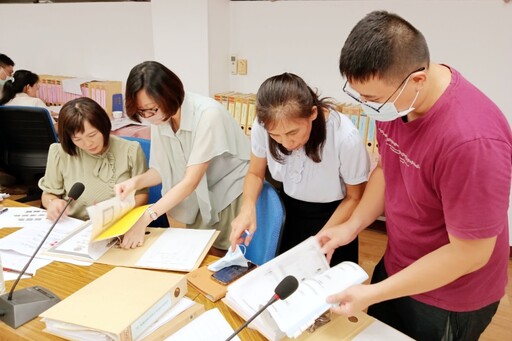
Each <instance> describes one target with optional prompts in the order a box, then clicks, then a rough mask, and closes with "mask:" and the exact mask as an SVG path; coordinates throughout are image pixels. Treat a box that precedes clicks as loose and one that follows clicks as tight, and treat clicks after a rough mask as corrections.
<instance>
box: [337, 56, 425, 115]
mask: <svg viewBox="0 0 512 341" xmlns="http://www.w3.org/2000/svg"><path fill="white" fill-rule="evenodd" d="M425 69H426V67H424V66H422V67H420V68H419V69H417V70H414V71H413V72H411V73H409V74H408V75H407V77H405V78H404V80H403V81H402V82H401V83H400V85H399V86H398V88H396V90H395V91H393V93H392V94H391V95H390V96H389V97H388V99H386V101H384V103H382V104H381V105H380V106H379V107H378V108H374V107H373V106H371V105H370V104H368V103H366V102H365V101H363V100H362V99H361V95H359V97H357V96H356V95H354V94H353V93H351V92H350V91H347V90H346V88H347V84H348V79H347V80H346V81H345V85H343V89H342V91H343V92H344V93H346V94H347V95H348V96H350V97H351V98H352V99H354V100H355V101H356V102H358V103H360V104H363V105H366V106H367V107H368V108H371V109H373V110H375V111H376V112H378V113H380V109H382V107H383V106H384V105H385V104H386V103H388V102H389V100H390V99H391V98H393V96H394V95H395V94H396V93H397V91H398V90H400V88H402V85H404V83H405V81H407V80H408V79H409V77H411V75H412V74H413V73H416V72H420V71H423V70H425Z"/></svg>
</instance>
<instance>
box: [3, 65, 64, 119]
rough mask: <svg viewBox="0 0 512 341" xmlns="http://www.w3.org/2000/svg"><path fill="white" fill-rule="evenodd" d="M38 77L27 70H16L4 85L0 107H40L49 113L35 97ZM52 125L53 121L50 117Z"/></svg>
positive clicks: (44, 105) (43, 104)
mask: <svg viewBox="0 0 512 341" xmlns="http://www.w3.org/2000/svg"><path fill="white" fill-rule="evenodd" d="M38 89H39V76H38V75H36V74H35V73H33V72H31V71H28V70H17V71H16V72H15V73H14V76H13V79H10V80H8V81H7V82H5V84H4V89H3V96H2V98H1V99H0V105H3V104H5V105H18V106H24V107H41V108H45V109H47V110H48V112H50V109H49V108H48V107H47V106H46V104H45V103H44V102H43V101H42V100H41V99H40V98H39V97H37V90H38ZM52 121H53V123H55V120H54V119H53V117H52Z"/></svg>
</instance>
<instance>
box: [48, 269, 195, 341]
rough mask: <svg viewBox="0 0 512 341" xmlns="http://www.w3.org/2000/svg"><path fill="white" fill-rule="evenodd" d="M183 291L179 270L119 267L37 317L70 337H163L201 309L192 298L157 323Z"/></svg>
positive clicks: (118, 340) (123, 339) (130, 340)
mask: <svg viewBox="0 0 512 341" xmlns="http://www.w3.org/2000/svg"><path fill="white" fill-rule="evenodd" d="M186 293H187V280H186V279H185V276H183V275H178V274H173V273H165V272H159V271H150V270H141V269H131V268H122V267H119V268H114V269H112V270H111V271H109V272H107V273H106V274H104V275H103V276H101V277H99V278H98V279H96V280H95V281H93V282H91V283H89V284H88V285H86V286H85V287H83V288H82V289H80V290H78V291H77V292H75V293H74V294H72V295H71V296H69V297H67V298H66V299H64V300H62V301H61V302H59V303H58V304H56V305H54V306H53V307H52V308H50V309H48V310H47V311H45V312H44V313H42V314H41V315H40V317H42V318H43V322H44V323H45V324H46V329H45V330H44V331H45V332H47V333H50V334H54V335H57V336H60V337H63V338H65V339H70V340H91V341H92V340H115V341H134V340H145V339H154V337H155V335H157V336H158V338H159V339H163V338H165V337H167V336H169V335H171V334H172V333H173V332H175V331H176V330H178V329H179V328H181V327H182V326H184V325H185V324H186V323H187V322H188V321H190V320H191V319H193V318H195V317H196V316H199V315H200V314H201V313H202V312H203V311H204V307H203V306H202V305H201V304H198V303H193V302H191V303H190V304H186V305H185V307H182V311H181V312H179V313H178V314H175V316H174V317H173V318H172V319H171V320H170V321H163V322H164V323H159V320H161V319H162V318H163V317H164V315H165V314H167V313H168V312H169V311H170V310H171V308H172V307H175V306H177V305H178V304H180V303H182V302H181V301H182V300H183V297H184V295H185V294H186ZM185 300H188V299H185ZM160 322H162V321H160ZM148 330H149V331H151V332H152V333H150V334H149V335H148ZM155 333H157V334H155Z"/></svg>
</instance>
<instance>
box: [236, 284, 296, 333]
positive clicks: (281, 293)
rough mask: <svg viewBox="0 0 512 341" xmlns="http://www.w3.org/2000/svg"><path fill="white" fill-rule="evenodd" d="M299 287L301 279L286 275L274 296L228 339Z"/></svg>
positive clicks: (275, 290)
mask: <svg viewBox="0 0 512 341" xmlns="http://www.w3.org/2000/svg"><path fill="white" fill-rule="evenodd" d="M298 287H299V281H298V280H297V278H295V277H293V276H286V277H285V278H283V280H282V281H281V282H280V283H279V284H278V285H277V287H276V288H275V289H274V296H272V298H271V299H270V300H269V301H268V302H267V303H266V304H265V305H264V306H263V307H261V309H260V310H258V311H257V312H256V314H254V315H252V317H251V318H250V319H248V320H247V321H245V323H244V324H242V325H241V326H240V328H238V329H237V330H236V331H235V332H234V333H233V334H231V335H230V336H229V337H228V338H227V339H226V341H229V340H231V339H232V338H234V337H235V336H236V335H237V334H238V333H240V332H241V331H242V329H244V328H245V327H247V326H248V325H249V323H251V322H252V320H254V319H255V318H256V317H258V315H259V314H261V313H262V312H263V311H264V310H265V309H267V308H268V307H269V306H270V305H271V304H273V303H274V302H276V301H277V300H285V299H287V298H288V296H290V295H291V294H293V293H294V292H295V290H297V288H298Z"/></svg>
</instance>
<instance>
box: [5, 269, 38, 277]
mask: <svg viewBox="0 0 512 341" xmlns="http://www.w3.org/2000/svg"><path fill="white" fill-rule="evenodd" d="M3 270H4V271H5V272H12V273H15V274H20V273H21V271H18V270H16V269H9V268H3ZM24 275H27V276H34V274H33V273H30V272H26V271H25V273H24Z"/></svg>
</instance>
